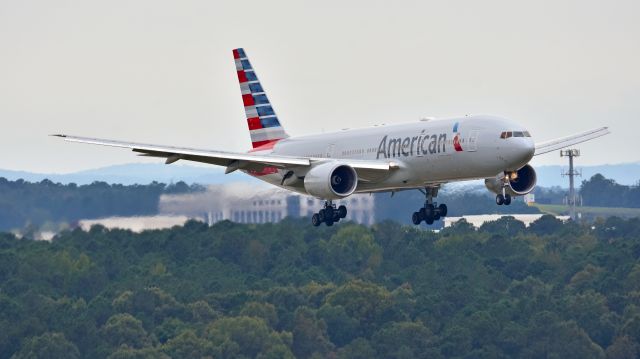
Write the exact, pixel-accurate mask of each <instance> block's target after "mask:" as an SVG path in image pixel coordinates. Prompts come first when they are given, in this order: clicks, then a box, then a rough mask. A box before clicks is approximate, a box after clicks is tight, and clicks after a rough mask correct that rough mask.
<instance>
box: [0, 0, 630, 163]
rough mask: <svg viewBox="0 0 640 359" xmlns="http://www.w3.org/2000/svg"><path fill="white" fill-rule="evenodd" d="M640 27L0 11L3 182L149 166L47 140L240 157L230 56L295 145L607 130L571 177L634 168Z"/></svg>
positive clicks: (521, 10)
mask: <svg viewBox="0 0 640 359" xmlns="http://www.w3.org/2000/svg"><path fill="white" fill-rule="evenodd" d="M639 10H640V3H638V2H637V1H631V0H624V1H616V2H601V1H574V0H572V1H563V2H555V1H549V0H546V1H539V2H534V3H516V2H509V1H497V0H490V1H485V2H472V1H462V2H447V3H439V2H432V1H421V2H414V1H399V2H394V3H393V4H392V5H391V4H388V3H386V2H383V1H352V2H348V3H343V2H338V1H326V2H322V3H313V2H299V1H276V2H268V3H267V2H258V1H243V2H228V3H226V2H225V3H223V2H206V1H196V0H192V1H183V2H179V3H176V2H169V1H150V0H142V1H136V2H125V1H116V2H109V3H105V2H99V1H93V0H90V1H77V0H76V1H57V2H48V1H44V0H27V1H20V2H9V1H0V43H1V44H2V46H0V78H2V79H3V81H2V82H0V121H1V124H2V125H3V126H2V129H3V140H2V141H1V142H0V151H2V153H3V154H4V155H3V156H2V157H1V159H0V168H3V169H12V170H24V171H33V172H49V173H51V172H55V173H65V172H74V171H80V170H84V169H90V168H97V167H103V166H108V165H113V164H120V163H131V162H137V161H141V160H142V159H140V158H136V157H135V156H134V154H132V153H131V152H130V151H127V150H122V149H111V148H104V147H99V146H88V145H78V144H69V143H65V142H63V141H61V140H60V139H56V138H51V137H47V135H49V134H53V133H67V134H75V135H84V136H89V137H102V138H112V139H122V140H130V141H136V142H146V143H157V144H167V145H175V146H187V147H196V148H211V149H223V150H229V151H245V150H246V149H247V148H248V147H249V136H248V131H247V129H246V122H245V119H244V111H243V107H242V101H241V98H240V91H239V88H238V84H237V78H236V74H235V67H234V63H233V59H232V56H231V49H232V48H234V47H244V48H245V49H246V51H247V54H248V55H249V57H250V58H251V60H252V63H253V65H254V67H255V69H256V71H257V74H258V76H259V77H260V79H261V81H262V83H263V85H264V87H265V88H266V91H267V92H268V94H269V97H270V99H271V101H272V103H273V106H274V108H275V110H276V111H277V112H278V115H279V117H280V119H281V121H282V124H283V125H284V126H285V128H286V129H287V131H288V132H289V133H290V134H292V135H302V134H311V133H317V132H329V131H335V130H340V129H342V128H344V127H366V126H370V125H373V124H379V123H387V124H391V123H399V122H410V121H416V120H418V119H419V118H422V117H427V116H435V117H450V116H458V115H464V114H479V113H487V114H494V115H499V116H504V117H507V118H509V119H512V120H514V121H517V122H519V123H521V124H522V125H524V126H525V127H527V128H528V129H529V131H530V132H531V133H532V134H533V135H534V137H535V138H536V140H537V141H544V140H547V139H552V138H556V137H561V136H565V135H569V134H571V133H574V132H579V131H582V130H587V129H591V128H594V127H599V126H609V127H610V129H611V131H612V134H610V135H608V136H605V137H603V138H600V139H597V140H594V141H591V142H589V143H586V144H581V145H578V146H577V147H578V148H580V149H581V150H582V154H583V156H582V157H580V159H579V161H578V162H579V165H584V166H586V165H595V164H608V163H624V162H637V161H638V160H639V158H638V155H637V153H638V150H640V146H639V145H638V141H637V139H636V137H637V135H636V134H637V133H639V132H640V121H638V119H640V101H638V95H639V94H640V68H639V67H638V64H639V63H640V22H638V21H637V14H638V13H640V11H639ZM144 162H145V163H157V162H159V160H157V159H147V160H144ZM532 164H533V165H534V166H536V165H550V164H562V165H564V164H565V161H564V160H563V159H560V158H559V156H558V154H557V153H550V154H547V155H543V156H539V157H536V158H534V160H533V162H532Z"/></svg>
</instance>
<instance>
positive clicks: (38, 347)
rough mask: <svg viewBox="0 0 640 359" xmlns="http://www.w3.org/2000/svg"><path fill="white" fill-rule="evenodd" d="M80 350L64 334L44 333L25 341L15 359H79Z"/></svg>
mask: <svg viewBox="0 0 640 359" xmlns="http://www.w3.org/2000/svg"><path fill="white" fill-rule="evenodd" d="M79 357H80V352H79V351H78V348H77V347H76V346H75V345H74V344H73V343H71V342H70V341H68V340H67V339H66V338H65V337H64V335H63V334H62V333H44V334H42V335H40V336H36V337H31V338H29V339H27V340H25V343H24V344H23V346H22V348H20V351H19V352H17V353H16V354H15V355H14V356H13V357H12V358H15V359H37V358H43V359H44V358H47V359H49V358H50V359H56V358H60V359H73V358H79Z"/></svg>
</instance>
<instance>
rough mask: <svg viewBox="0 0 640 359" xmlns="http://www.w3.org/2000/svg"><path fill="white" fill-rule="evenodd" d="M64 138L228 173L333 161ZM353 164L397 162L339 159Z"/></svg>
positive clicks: (375, 167)
mask: <svg viewBox="0 0 640 359" xmlns="http://www.w3.org/2000/svg"><path fill="white" fill-rule="evenodd" d="M53 136H55V137H61V138H63V139H64V140H65V141H69V142H78V143H88V144H93V145H102V146H111V147H121V148H128V149H131V150H132V151H133V152H138V153H140V155H141V156H148V157H159V158H166V162H165V163H167V164H171V163H173V162H176V161H178V160H187V161H195V162H202V163H209V164H213V165H218V166H225V167H227V173H229V172H233V171H235V170H237V169H247V170H260V169H263V168H264V167H276V168H283V169H284V168H292V167H308V166H311V165H312V164H313V163H316V162H323V161H327V160H331V159H329V158H309V157H295V156H280V155H270V154H252V153H238V152H227V151H212V150H202V149H195V148H182V147H172V146H160V145H150V144H143V143H131V142H123V141H114V140H105V139H99V138H89V137H77V136H67V135H53ZM340 161H341V162H344V163H345V164H347V165H349V166H351V167H353V168H354V169H356V171H358V172H360V171H376V172H377V171H388V170H391V169H394V168H397V166H398V165H397V164H396V163H394V162H388V161H367V160H348V159H345V160H342V159H341V160H340Z"/></svg>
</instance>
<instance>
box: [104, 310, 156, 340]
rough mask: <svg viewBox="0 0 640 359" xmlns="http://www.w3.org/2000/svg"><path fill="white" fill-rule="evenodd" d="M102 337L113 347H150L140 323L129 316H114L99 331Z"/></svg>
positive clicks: (126, 314)
mask: <svg viewBox="0 0 640 359" xmlns="http://www.w3.org/2000/svg"><path fill="white" fill-rule="evenodd" d="M101 332H102V337H103V338H104V339H105V340H106V341H107V342H108V343H109V344H111V345H112V346H113V347H119V346H121V345H127V346H129V347H131V348H135V349H137V348H144V347H148V346H151V344H152V343H151V339H150V338H149V336H148V335H147V332H146V331H145V330H144V328H143V327H142V322H141V321H139V320H138V319H136V318H135V317H133V316H132V315H131V314H128V313H125V314H115V315H113V316H112V317H111V318H109V320H107V322H106V323H105V325H104V326H103V327H102V329H101Z"/></svg>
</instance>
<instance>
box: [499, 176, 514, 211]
mask: <svg viewBox="0 0 640 359" xmlns="http://www.w3.org/2000/svg"><path fill="white" fill-rule="evenodd" d="M505 179H506V180H505V181H504V183H503V184H502V193H499V194H498V195H497V196H496V204H497V205H498V206H502V205H503V204H504V205H505V206H508V205H510V204H511V195H510V194H508V193H507V186H508V185H509V177H506V176H505Z"/></svg>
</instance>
